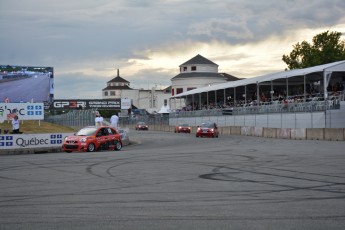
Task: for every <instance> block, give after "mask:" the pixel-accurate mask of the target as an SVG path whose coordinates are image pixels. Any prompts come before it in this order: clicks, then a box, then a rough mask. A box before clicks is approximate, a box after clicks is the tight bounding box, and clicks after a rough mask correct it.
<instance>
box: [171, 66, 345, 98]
mask: <svg viewBox="0 0 345 230" xmlns="http://www.w3.org/2000/svg"><path fill="white" fill-rule="evenodd" d="M332 72H345V61H338V62H333V63H329V64H324V65H319V66H314V67H309V68H305V69H294V70H290V71H282V72H278V73H271V74H266V75H262V76H258V77H253V78H246V79H243V80H238V81H231V82H226V83H221V84H216V85H211V86H206V87H201V88H197V89H193V90H190V91H187V92H183V93H180V94H177V95H174V96H172V97H171V99H173V98H184V97H186V96H188V95H193V94H199V93H204V92H210V91H216V90H221V89H228V88H236V87H239V86H246V85H250V84H260V83H262V82H270V81H274V80H277V79H288V78H291V77H297V76H308V75H310V74H320V75H321V77H323V82H324V83H325V84H324V87H325V88H324V94H325V97H327V90H326V88H327V85H328V83H329V79H330V76H331V73H332Z"/></svg>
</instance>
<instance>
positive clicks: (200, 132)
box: [196, 122, 219, 137]
mask: <svg viewBox="0 0 345 230" xmlns="http://www.w3.org/2000/svg"><path fill="white" fill-rule="evenodd" d="M218 135H219V132H218V127H217V124H216V123H214V122H205V123H202V124H201V125H199V126H198V129H197V131H196V137H218Z"/></svg>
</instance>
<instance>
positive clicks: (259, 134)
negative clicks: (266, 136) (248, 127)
mask: <svg viewBox="0 0 345 230" xmlns="http://www.w3.org/2000/svg"><path fill="white" fill-rule="evenodd" d="M262 132H263V128H262V127H254V136H256V137H262V136H263V133H262Z"/></svg>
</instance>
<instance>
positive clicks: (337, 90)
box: [182, 83, 345, 111]
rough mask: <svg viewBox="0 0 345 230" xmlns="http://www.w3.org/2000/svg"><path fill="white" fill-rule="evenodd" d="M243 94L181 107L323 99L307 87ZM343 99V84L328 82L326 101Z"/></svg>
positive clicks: (192, 108)
mask: <svg viewBox="0 0 345 230" xmlns="http://www.w3.org/2000/svg"><path fill="white" fill-rule="evenodd" d="M244 96H245V95H242V96H239V97H237V98H236V100H234V98H233V97H231V96H229V97H227V98H226V101H224V99H220V98H218V99H217V101H214V100H210V101H208V102H207V101H203V102H202V103H201V104H199V103H198V102H194V103H189V104H188V105H187V106H186V107H184V108H182V111H195V110H210V109H224V108H234V107H248V106H262V105H276V104H282V105H283V106H287V105H288V104H291V103H293V104H297V103H306V102H311V103H313V102H316V101H325V98H324V95H323V93H321V92H319V91H317V90H316V89H315V88H312V87H308V88H307V93H306V95H304V92H303V90H302V89H301V88H299V89H297V90H295V92H294V94H292V95H289V96H286V91H285V90H281V91H276V92H274V93H273V94H272V95H271V94H270V92H262V93H261V95H260V97H259V103H258V97H257V95H256V93H253V94H252V95H250V96H249V97H248V98H245V97H244ZM344 100H345V90H344V84H342V83H336V84H332V85H331V84H330V86H329V87H328V98H327V101H329V102H331V103H335V102H339V101H344Z"/></svg>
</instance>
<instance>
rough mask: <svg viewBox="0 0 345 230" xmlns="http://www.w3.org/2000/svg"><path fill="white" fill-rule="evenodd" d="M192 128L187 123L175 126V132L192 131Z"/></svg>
mask: <svg viewBox="0 0 345 230" xmlns="http://www.w3.org/2000/svg"><path fill="white" fill-rule="evenodd" d="M190 130H191V127H190V126H189V125H188V124H186V123H183V124H179V125H177V126H175V133H190Z"/></svg>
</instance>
